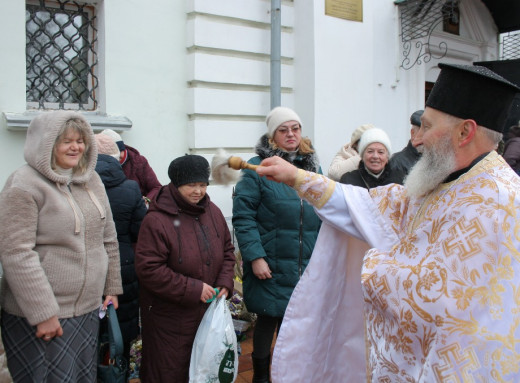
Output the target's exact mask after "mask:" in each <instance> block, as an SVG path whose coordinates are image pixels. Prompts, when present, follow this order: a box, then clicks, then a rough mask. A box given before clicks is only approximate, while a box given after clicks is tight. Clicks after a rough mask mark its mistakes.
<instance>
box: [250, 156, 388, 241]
mask: <svg viewBox="0 0 520 383" xmlns="http://www.w3.org/2000/svg"><path fill="white" fill-rule="evenodd" d="M260 165H261V166H259V167H258V168H257V169H256V172H257V173H258V174H259V175H260V176H265V177H267V178H268V179H270V180H273V181H276V182H281V183H285V184H286V185H288V186H291V187H292V188H293V189H294V190H296V191H297V192H298V194H299V195H300V197H301V198H303V199H305V200H306V201H307V202H309V203H310V204H311V205H313V206H314V208H315V210H316V212H317V214H318V215H319V216H320V218H321V219H322V220H323V221H325V222H327V223H329V224H331V225H332V226H334V227H336V228H337V229H338V230H341V231H343V232H345V233H348V234H350V235H352V236H354V237H356V238H358V239H361V240H364V241H366V242H368V243H369V244H370V245H372V246H375V245H376V244H377V243H378V242H380V241H381V238H382V236H383V237H384V238H387V239H388V240H389V241H390V242H392V243H395V242H396V241H397V236H396V233H395V230H394V228H392V225H391V223H390V222H389V221H388V219H385V217H384V216H383V215H382V214H381V213H380V211H379V209H378V206H377V204H376V202H375V201H374V200H373V199H372V198H371V196H370V194H369V192H368V190H367V189H365V188H361V187H357V186H352V185H344V184H339V183H336V182H335V181H333V180H331V179H329V178H327V177H325V176H323V175H321V174H317V173H313V172H309V171H305V170H302V169H298V168H297V167H295V166H294V165H292V164H290V163H289V162H287V161H285V160H283V159H282V158H280V157H270V158H266V159H265V160H263V161H262V163H261V164H260Z"/></svg>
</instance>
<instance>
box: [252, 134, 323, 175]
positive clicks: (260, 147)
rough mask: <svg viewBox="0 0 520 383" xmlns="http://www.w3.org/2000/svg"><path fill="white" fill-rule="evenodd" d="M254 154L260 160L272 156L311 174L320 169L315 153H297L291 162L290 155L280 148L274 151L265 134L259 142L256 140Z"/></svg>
mask: <svg viewBox="0 0 520 383" xmlns="http://www.w3.org/2000/svg"><path fill="white" fill-rule="evenodd" d="M255 153H256V154H258V155H259V156H260V158H262V159H264V158H268V157H274V156H278V157H281V158H283V159H284V160H286V161H288V162H290V163H292V164H293V165H295V166H297V167H298V168H300V169H303V170H308V171H311V172H317V171H318V170H319V168H320V163H319V160H318V156H317V155H316V153H308V154H300V153H298V154H297V155H296V157H294V158H293V159H292V160H291V157H292V156H291V153H289V152H286V151H285V150H282V149H280V148H276V149H275V148H273V147H272V146H271V145H270V144H269V137H267V134H264V135H263V136H262V137H260V140H258V143H257V144H256V146H255Z"/></svg>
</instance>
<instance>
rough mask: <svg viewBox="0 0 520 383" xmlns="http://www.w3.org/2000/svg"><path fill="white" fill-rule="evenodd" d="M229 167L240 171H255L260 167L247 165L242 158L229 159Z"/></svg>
mask: <svg viewBox="0 0 520 383" xmlns="http://www.w3.org/2000/svg"><path fill="white" fill-rule="evenodd" d="M228 166H229V167H230V168H231V169H235V170H240V169H250V170H255V169H256V168H257V167H258V165H252V164H249V163H247V162H246V161H244V160H242V158H240V157H233V156H232V157H229V159H228Z"/></svg>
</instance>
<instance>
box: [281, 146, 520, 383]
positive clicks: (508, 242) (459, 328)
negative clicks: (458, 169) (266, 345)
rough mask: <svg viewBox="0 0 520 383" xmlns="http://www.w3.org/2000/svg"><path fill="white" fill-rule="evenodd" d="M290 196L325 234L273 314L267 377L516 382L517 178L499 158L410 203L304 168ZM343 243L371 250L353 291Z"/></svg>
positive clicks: (519, 366) (519, 324) (390, 192)
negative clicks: (277, 323)
mask: <svg viewBox="0 0 520 383" xmlns="http://www.w3.org/2000/svg"><path fill="white" fill-rule="evenodd" d="M295 189H297V190H298V192H299V193H300V195H301V196H302V197H304V198H305V199H306V200H307V201H309V202H310V203H312V204H313V205H314V206H315V207H316V209H317V212H318V213H319V214H320V217H321V218H322V219H323V221H324V228H322V230H323V233H321V232H320V236H319V238H318V242H317V245H316V248H315V252H314V253H313V256H312V258H311V263H310V264H309V266H308V267H307V270H306V272H305V274H304V276H303V278H302V280H301V281H300V283H299V284H298V286H297V287H296V289H295V291H294V293H293V296H292V297H291V301H290V303H289V306H288V308H287V312H286V316H285V317H284V323H283V325H282V329H281V332H280V335H279V337H278V340H277V343H276V347H275V353H274V356H273V374H272V376H273V381H274V382H276V383H281V382H283V383H288V382H307V381H308V382H311V381H312V382H317V381H319V382H320V383H326V382H330V383H332V382H334V383H336V382H361V381H363V380H365V379H366V381H369V382H388V383H400V382H407V383H414V382H520V210H519V209H520V178H519V177H518V176H517V175H516V174H515V173H514V172H513V171H512V170H511V169H510V167H509V166H508V165H507V164H506V163H505V161H504V160H503V159H502V157H500V156H499V155H498V154H496V152H492V153H490V154H489V155H487V156H486V157H485V158H484V159H483V160H481V161H480V162H478V163H477V164H476V165H474V166H473V167H472V168H471V169H470V170H469V171H468V172H467V173H465V174H463V175H462V176H460V177H459V178H458V179H457V180H455V181H453V182H450V183H447V184H442V185H440V186H439V187H438V188H437V189H436V190H434V191H433V192H432V193H430V194H429V195H428V196H427V197H426V198H422V199H420V200H411V201H410V200H408V199H407V198H406V196H405V189H404V188H403V187H402V186H400V185H387V186H383V187H379V188H375V189H371V190H370V191H369V192H368V191H367V190H364V189H362V188H357V187H354V186H351V185H341V184H336V183H334V182H333V181H330V180H328V179H327V178H325V177H323V176H320V175H316V174H314V173H309V172H304V171H299V173H298V181H297V183H296V186H295ZM322 234H323V239H322ZM352 237H356V238H358V239H360V240H364V241H366V242H368V244H369V245H370V247H372V249H370V250H369V251H368V252H366V254H365V256H364V258H363V266H362V269H360V266H359V265H358V266H357V267H358V269H359V274H358V275H359V278H360V279H359V283H360V288H357V289H356V288H355V284H356V281H354V282H353V281H351V280H350V279H352V278H354V277H353V275H355V273H353V272H352V268H350V269H349V267H351V266H352V265H355V260H356V258H358V259H359V258H360V257H363V254H359V251H358V253H357V254H356V253H355V252H349V241H352ZM345 241H346V242H345ZM342 243H343V244H342ZM367 246H368V245H367ZM331 250H332V251H331ZM334 250H339V251H341V252H334ZM347 253H348V254H347ZM336 257H339V258H343V259H344V261H343V262H340V261H338V259H336ZM333 258H334V259H333ZM349 264H350V266H349ZM358 264H360V262H359V261H358ZM354 267H355V266H354ZM346 270H350V271H349V273H348V275H347V274H344V272H345V271H346ZM342 272H343V274H341V273H342ZM320 273H321V275H320ZM341 280H344V282H338V281H341ZM345 280H348V283H347V282H345ZM338 286H340V287H341V289H339V291H338ZM349 286H350V287H349ZM352 286H354V287H352ZM349 292H350V294H349ZM356 293H357V295H360V294H361V298H360V299H357V300H356V297H355V296H353V295H355V294H356ZM320 294H321V295H320ZM326 294H329V295H328V296H327V295H326ZM313 299H322V300H325V299H326V300H328V301H329V302H333V304H332V305H328V306H327V305H326V304H324V303H323V302H317V301H313ZM345 306H346V307H345ZM327 307H328V309H327ZM340 307H341V310H339V308H340ZM331 309H338V310H339V314H334V313H333V312H332V310H331ZM319 310H322V311H319ZM363 315H364V319H363ZM329 316H332V320H331V319H330V318H328V317H329ZM345 319H348V320H345ZM316 322H317V323H318V325H317V324H316ZM360 324H361V325H360ZM363 324H364V326H363ZM321 325H323V326H325V327H326V328H325V329H321ZM353 326H354V327H353ZM363 327H364V329H363ZM353 328H355V331H353ZM315 331H319V332H320V333H319V336H317V335H316V334H315V333H314V332H315ZM309 333H310V334H309ZM346 337H348V339H345V338H346ZM309 341H311V343H310V344H309V343H308V342H309ZM315 349H316V350H318V352H315V353H313V350H315ZM297 350H300V351H301V352H300V353H298V352H297ZM356 351H357V354H356ZM338 355H339V357H338ZM360 357H362V358H365V357H366V358H365V360H366V363H363V361H361V360H360ZM365 368H366V370H364V369H365ZM365 372H366V378H365Z"/></svg>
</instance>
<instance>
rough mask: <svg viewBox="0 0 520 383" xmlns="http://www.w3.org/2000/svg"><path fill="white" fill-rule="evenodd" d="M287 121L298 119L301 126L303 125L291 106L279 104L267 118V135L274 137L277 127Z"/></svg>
mask: <svg viewBox="0 0 520 383" xmlns="http://www.w3.org/2000/svg"><path fill="white" fill-rule="evenodd" d="M287 121H298V123H299V124H300V126H301V125H302V122H301V120H300V117H299V116H298V115H297V114H296V112H295V111H294V110H292V109H290V108H286V107H284V106H277V107H276V108H274V109H273V110H271V111H270V112H269V114H268V115H267V118H266V119H265V123H266V124H267V135H268V136H269V138H272V137H273V135H274V132H275V131H276V129H278V127H279V126H280V125H282V124H283V123H284V122H287Z"/></svg>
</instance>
